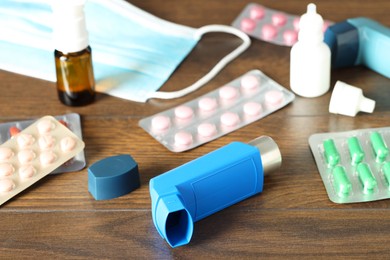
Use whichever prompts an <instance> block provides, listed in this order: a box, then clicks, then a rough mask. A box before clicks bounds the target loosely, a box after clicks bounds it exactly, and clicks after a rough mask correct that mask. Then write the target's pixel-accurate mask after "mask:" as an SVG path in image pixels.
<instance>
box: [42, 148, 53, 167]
mask: <svg viewBox="0 0 390 260" xmlns="http://www.w3.org/2000/svg"><path fill="white" fill-rule="evenodd" d="M56 158H57V156H56V155H55V153H54V152H53V151H44V152H42V153H41V155H40V156H39V159H40V161H41V164H42V165H44V166H46V165H49V164H52V163H53V162H55V160H56Z"/></svg>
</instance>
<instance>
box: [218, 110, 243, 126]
mask: <svg viewBox="0 0 390 260" xmlns="http://www.w3.org/2000/svg"><path fill="white" fill-rule="evenodd" d="M239 122H240V118H239V117H238V115H237V114H236V113H232V112H226V113H224V114H223V115H222V116H221V123H222V125H224V126H228V127H232V126H236V125H237V124H238V123H239Z"/></svg>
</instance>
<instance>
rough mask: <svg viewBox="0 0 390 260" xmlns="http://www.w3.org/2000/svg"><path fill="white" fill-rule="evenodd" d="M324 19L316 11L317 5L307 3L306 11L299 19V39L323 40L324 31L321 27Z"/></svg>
mask: <svg viewBox="0 0 390 260" xmlns="http://www.w3.org/2000/svg"><path fill="white" fill-rule="evenodd" d="M323 26H324V20H323V19H322V16H321V15H319V14H318V13H317V6H316V5H315V4H313V3H311V4H308V5H307V11H306V13H305V14H303V15H302V16H301V19H300V20H299V33H298V40H299V41H307V40H309V41H320V42H321V41H323V39H324V33H323V31H322V28H323Z"/></svg>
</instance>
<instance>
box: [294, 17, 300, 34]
mask: <svg viewBox="0 0 390 260" xmlns="http://www.w3.org/2000/svg"><path fill="white" fill-rule="evenodd" d="M300 20H301V18H300V17H297V18H295V19H294V21H293V26H294V29H295V30H296V31H299V21H300Z"/></svg>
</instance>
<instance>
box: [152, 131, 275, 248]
mask: <svg viewBox="0 0 390 260" xmlns="http://www.w3.org/2000/svg"><path fill="white" fill-rule="evenodd" d="M281 162H282V156H281V154H280V151H279V148H278V146H277V144H276V143H275V142H274V140H273V139H271V138H270V137H268V136H262V137H259V138H256V139H254V140H252V141H251V142H249V144H246V143H241V142H233V143H230V144H228V145H226V146H223V147H221V148H219V149H217V150H215V151H213V152H211V153H209V154H206V155H204V156H202V157H199V158H197V159H195V160H193V161H190V162H188V163H186V164H184V165H181V166H179V167H177V168H175V169H173V170H170V171H168V172H166V173H164V174H161V175H159V176H157V177H155V178H153V179H151V180H150V185H149V187H150V196H151V199H152V217H153V222H154V225H155V226H156V228H157V230H158V232H159V233H160V235H161V236H162V237H163V238H164V239H165V240H166V241H167V242H168V244H169V245H170V246H171V247H178V246H182V245H185V244H188V243H189V242H190V240H191V237H192V233H193V227H194V222H196V221H198V220H201V219H203V218H205V217H207V216H209V215H211V214H213V213H215V212H217V211H220V210H222V209H224V208H226V207H228V206H230V205H233V204H235V203H237V202H239V201H242V200H244V199H246V198H248V197H250V196H253V195H255V194H257V193H260V192H262V190H263V181H264V174H265V173H269V172H271V171H273V170H276V169H278V168H279V167H280V166H281Z"/></svg>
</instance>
